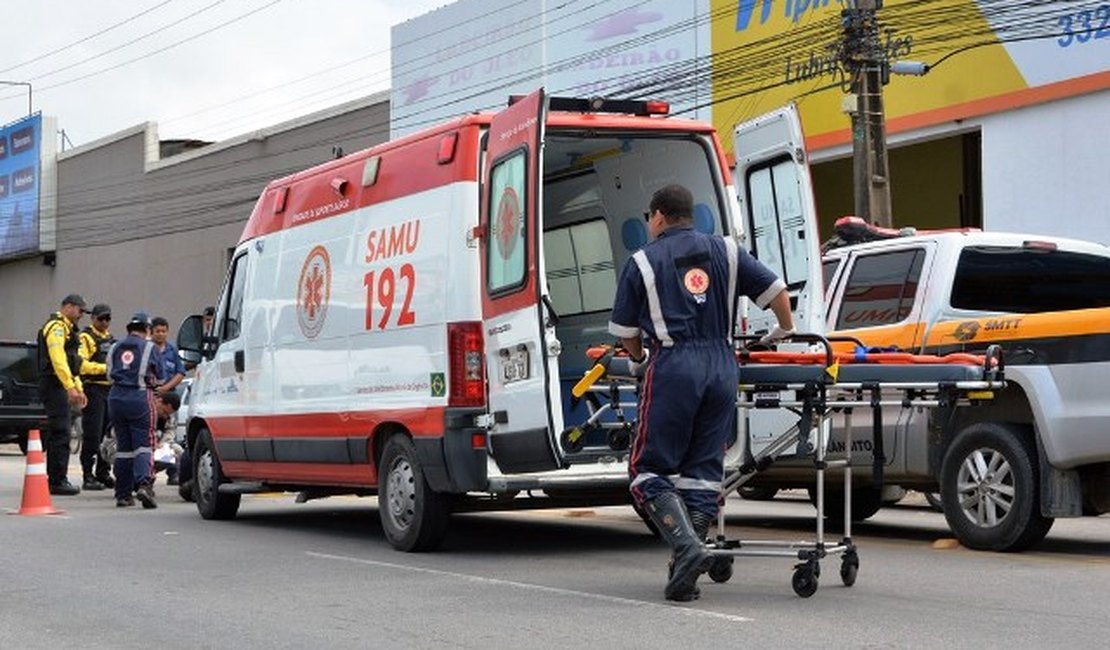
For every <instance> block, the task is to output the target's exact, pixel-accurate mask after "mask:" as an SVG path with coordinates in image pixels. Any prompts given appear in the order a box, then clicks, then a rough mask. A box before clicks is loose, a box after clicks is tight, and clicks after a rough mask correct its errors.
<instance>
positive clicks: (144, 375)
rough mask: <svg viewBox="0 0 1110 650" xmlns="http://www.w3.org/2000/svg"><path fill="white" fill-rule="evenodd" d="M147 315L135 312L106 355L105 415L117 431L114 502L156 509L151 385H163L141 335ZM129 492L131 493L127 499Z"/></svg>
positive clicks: (151, 351) (148, 345)
mask: <svg viewBox="0 0 1110 650" xmlns="http://www.w3.org/2000/svg"><path fill="white" fill-rule="evenodd" d="M149 330H150V317H149V316H147V315H146V313H145V312H139V313H137V314H135V315H134V316H132V317H131V321H130V322H128V323H127V336H126V337H125V338H124V339H123V340H121V341H119V342H118V343H116V344H115V345H113V346H112V350H111V352H109V353H108V377H110V378H111V380H112V388H111V390H110V391H109V392H108V413H109V416H110V417H111V419H112V427H113V428H114V429H115V432H116V461H115V467H114V470H115V474H116V506H118V507H121V508H122V507H126V506H130V505H134V504H135V499H136V498H137V499H138V500H139V501H140V502H141V503H142V504H143V508H157V507H158V504H157V502H156V501H155V500H154V487H153V484H154V462H153V451H154V423H155V417H156V411H155V406H154V388H155V387H156V386H158V385H160V384H161V383H162V377H163V374H162V368H163V366H162V360H161V356H160V355H159V354H158V351H157V350H156V349H155V346H154V343H152V342H151V341H148V340H147V338H146V336H147V332H148V331H149ZM132 490H134V495H135V496H134V497H132Z"/></svg>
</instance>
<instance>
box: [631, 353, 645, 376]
mask: <svg viewBox="0 0 1110 650" xmlns="http://www.w3.org/2000/svg"><path fill="white" fill-rule="evenodd" d="M648 356H649V355H648V351H647V349H644V356H643V358H641V359H640V360H639V361H636V360H635V359H633V358H632V355H631V354H630V355H628V371H629V372H630V373H632V376H633V377H643V376H644V372H645V371H646V370H647V364H648Z"/></svg>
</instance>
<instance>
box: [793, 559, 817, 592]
mask: <svg viewBox="0 0 1110 650" xmlns="http://www.w3.org/2000/svg"><path fill="white" fill-rule="evenodd" d="M790 586H792V587H794V593H796V594H798V595H799V596H801V597H802V598H809V597H810V596H812V595H813V594H815V593H817V575H816V572H815V571H814V569H813V567H811V566H809V565H802V566H800V567H798V568H796V569H794V578H793V579H792V580H791V581H790Z"/></svg>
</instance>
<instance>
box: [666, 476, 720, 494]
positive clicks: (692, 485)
mask: <svg viewBox="0 0 1110 650" xmlns="http://www.w3.org/2000/svg"><path fill="white" fill-rule="evenodd" d="M674 486H675V489H677V490H711V491H713V492H719V491H720V490H721V482H720V481H707V480H705V479H700V478H690V477H687V476H683V477H680V478H679V479H678V480H677V481H675V482H674Z"/></svg>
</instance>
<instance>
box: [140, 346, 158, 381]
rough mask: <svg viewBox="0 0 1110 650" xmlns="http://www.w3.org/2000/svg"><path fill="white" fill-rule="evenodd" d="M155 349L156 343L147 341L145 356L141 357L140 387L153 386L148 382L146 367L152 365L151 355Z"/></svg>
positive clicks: (144, 349)
mask: <svg viewBox="0 0 1110 650" xmlns="http://www.w3.org/2000/svg"><path fill="white" fill-rule="evenodd" d="M153 351H154V344H153V343H151V342H149V341H147V344H146V345H144V346H143V356H142V357H141V358H140V359H139V388H153V386H150V385H149V384H147V383H146V369H147V366H149V365H150V355H151V353H152V352H153Z"/></svg>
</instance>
